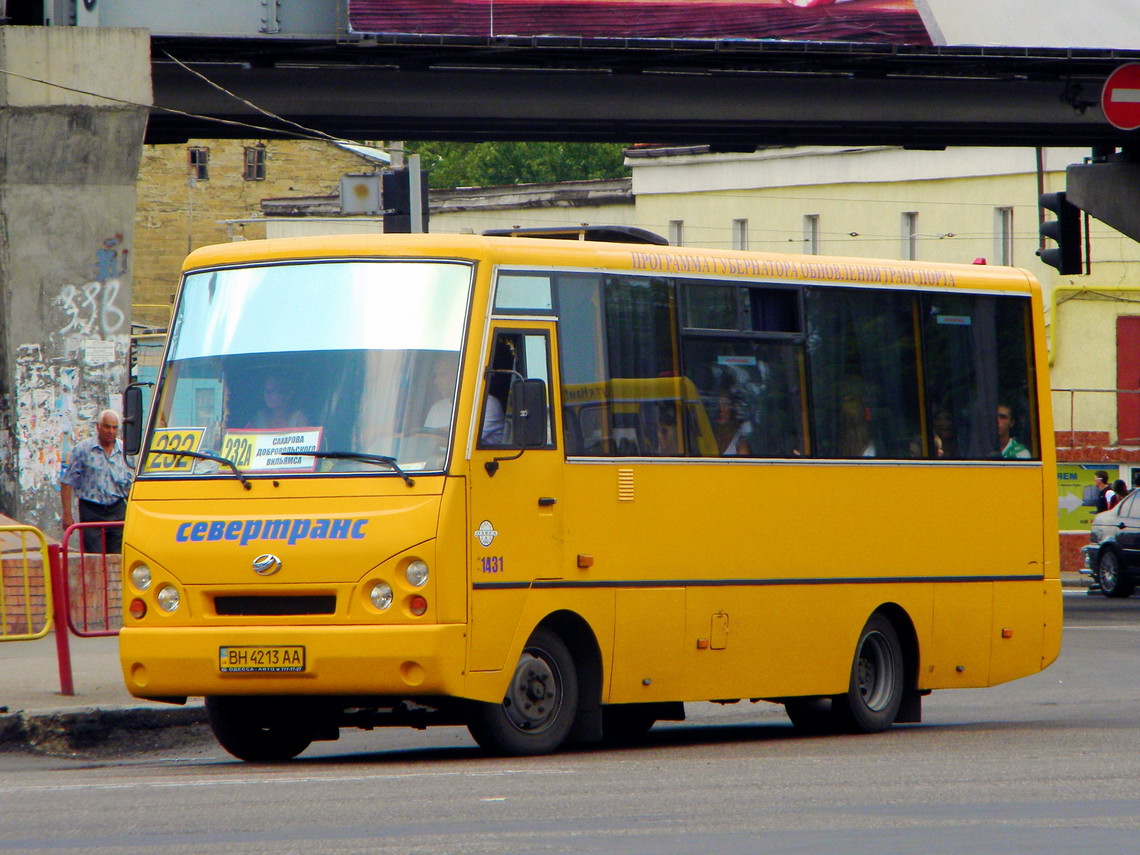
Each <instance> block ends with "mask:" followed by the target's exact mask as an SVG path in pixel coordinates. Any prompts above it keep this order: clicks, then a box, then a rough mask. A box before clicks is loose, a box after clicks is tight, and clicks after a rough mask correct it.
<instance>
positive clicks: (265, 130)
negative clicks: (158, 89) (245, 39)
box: [0, 54, 359, 145]
mask: <svg viewBox="0 0 1140 855" xmlns="http://www.w3.org/2000/svg"><path fill="white" fill-rule="evenodd" d="M167 56H170V55H169V54H167ZM170 59H171V60H172V61H174V62H176V63H178V64H179V65H181V66H183V67H184V68H186V69H187V70H188V71H190V72H191V73H193V74H195V75H197V76H198V77H200V78H202V79H203V80H204V81H205V82H207V83H209V84H210V85H211V86H215V87H216V88H218V89H221V91H223V92H225V93H226V94H228V95H230V96H231V97H233V98H235V99H237V100H238V101H241V102H242V103H243V104H246V105H248V106H249V107H251V108H253V109H255V110H257V112H259V113H262V114H263V115H265V116H268V117H270V118H273V119H276V120H277V121H280V122H284V123H286V124H289V125H292V126H293V127H295V128H298V129H300V130H299V131H292V130H288V129H285V128H272V127H267V126H265V125H255V124H253V123H252V122H243V121H240V120H238V119H223V118H221V117H219V116H207V115H203V114H201V113H191V112H188V111H186V110H179V109H177V108H175V107H164V106H162V105H160V104H144V103H142V102H140V101H132V100H130V99H127V98H118V97H116V96H114V95H105V94H103V93H101V92H94V91H92V90H89V89H80V88H78V87H75V86H67V85H65V84H63V83H56V82H55V81H52V80H44V79H43V78H40V77H32V76H31V75H28V74H21V73H20V72H18V71H12V70H11V69H9V68H0V74H4V75H7V76H8V77H15V78H18V79H20V80H26V81H28V82H29V83H38V84H40V85H41V86H50V87H52V88H54V89H60V90H63V91H64V92H74V93H75V94H77V95H86V96H87V97H89V98H99V99H101V100H104V101H110V102H111V103H113V104H122V105H124V106H127V107H140V108H142V109H144V110H157V111H159V112H162V113H170V114H172V115H175V116H184V117H186V118H188V119H197V120H200V121H207V122H216V123H217V124H220V125H228V126H230V127H236V128H248V129H249V130H252V131H260V132H261V133H260V134H257V136H261V135H264V134H270V135H281V134H285V135H288V136H292V137H296V138H298V139H308V140H314V141H317V142H332V143H350V144H353V145H358V144H359V143H357V142H356V141H354V140H345V139H338V138H336V137H333V136H331V135H329V134H326V133H325V132H324V131H319V130H315V129H313V128H306V127H305V126H304V125H300V124H298V123H297V122H293V121H290V120H289V119H285V118H283V117H281V116H277V115H276V114H274V113H272V112H270V111H268V110H265V109H262V108H260V107H258V106H257V105H256V104H253V103H252V102H250V101H247V100H246V99H244V98H242V97H241V96H240V95H236V94H234V93H233V92H230V91H229V90H227V89H226V88H225V87H223V86H219V85H218V84H216V83H214V82H213V81H211V80H209V79H208V78H206V77H205V76H204V75H202V74H200V73H199V72H196V71H194V69H192V68H189V66H186V65H185V64H184V63H181V62H179V61H178V60H177V59H175V58H174V57H170Z"/></svg>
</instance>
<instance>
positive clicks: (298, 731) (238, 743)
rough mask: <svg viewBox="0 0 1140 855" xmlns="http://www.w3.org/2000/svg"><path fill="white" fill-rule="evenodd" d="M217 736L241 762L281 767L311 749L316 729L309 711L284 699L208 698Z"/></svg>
mask: <svg viewBox="0 0 1140 855" xmlns="http://www.w3.org/2000/svg"><path fill="white" fill-rule="evenodd" d="M206 719H207V721H209V723H210V729H211V730H212V731H214V736H215V737H216V738H217V740H218V742H219V743H221V746H222V748H224V749H226V751H228V752H229V753H230V754H232V755H233V756H234V757H237V758H238V759H239V760H245V761H247V762H250V763H280V762H282V761H284V760H292V759H293V758H294V757H296V756H297V755H298V754H300V753H301V752H302V751H304V750H305V749H306V748H308V747H309V745H310V744H311V743H312V741H313V737H314V736H315V735H316V725H315V723H314V721H313V718H312V716H310V715H308V713H307V710H304V709H298V708H297V705H296V704H295V702H290V701H288V700H286V699H283V698H239V697H221V696H219V697H208V698H206Z"/></svg>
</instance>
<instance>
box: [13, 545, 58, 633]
mask: <svg viewBox="0 0 1140 855" xmlns="http://www.w3.org/2000/svg"><path fill="white" fill-rule="evenodd" d="M0 540H2V541H3V555H2V558H0V641H30V640H32V639H36V638H43V637H44V636H45V635H47V634H48V632H50V631H51V625H52V586H51V582H50V576H49V573H50V562H49V557H48V545H47V539H46V538H45V537H44V535H43V532H41V531H40V530H39V529H37V528H35V527H33V526H27V525H6V526H0Z"/></svg>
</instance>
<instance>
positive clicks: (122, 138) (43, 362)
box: [0, 27, 151, 531]
mask: <svg viewBox="0 0 1140 855" xmlns="http://www.w3.org/2000/svg"><path fill="white" fill-rule="evenodd" d="M0 67H2V68H5V69H7V70H9V71H10V72H15V75H12V74H8V75H4V76H0V509H2V510H3V511H4V512H5V513H7V514H8V515H9V516H12V517H15V518H17V519H19V520H21V521H23V522H28V523H31V524H35V525H38V526H40V527H41V528H44V529H45V530H48V531H52V530H58V520H59V474H60V467H61V464H62V462H63V461H64V460H65V459H66V455H67V453H68V452H69V451H70V448H71V446H72V445H73V444H74V443H75V442H76V441H78V440H79V439H82V438H85V437H86V436H88V435H90V433H91V430H92V424H91V423H92V420H93V419H94V418H95V417H96V416H97V414H98V412H99V410H101V409H103V408H105V407H108V406H113V407H115V408H116V409H117V408H118V406H119V402H120V393H121V392H122V389H123V387H124V386H125V385H126V383H127V358H128V346H129V337H130V322H131V318H130V306H131V263H132V252H133V240H134V212H135V184H134V182H135V178H136V175H137V171H138V163H139V155H140V152H141V149H142V139H143V131H144V130H145V127H146V119H147V108H146V106H145V105H148V104H149V103H150V100H151V90H150V41H149V37H148V34H147V33H146V31H145V30H134V29H132V30H104V29H100V30H89V29H78V28H65V27H0ZM91 93H96V94H91ZM99 95H105V96H108V97H107V98H102V97H98V96H99ZM124 102H127V103H124Z"/></svg>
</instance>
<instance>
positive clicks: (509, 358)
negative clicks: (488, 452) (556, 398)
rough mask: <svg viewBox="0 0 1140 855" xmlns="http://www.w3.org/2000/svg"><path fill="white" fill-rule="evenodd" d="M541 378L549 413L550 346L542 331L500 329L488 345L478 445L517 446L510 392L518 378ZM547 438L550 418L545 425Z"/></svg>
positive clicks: (512, 399)
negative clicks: (514, 435)
mask: <svg viewBox="0 0 1140 855" xmlns="http://www.w3.org/2000/svg"><path fill="white" fill-rule="evenodd" d="M531 379H536V380H542V381H543V382H545V383H546V387H547V402H548V412H549V394H550V391H549V390H550V347H549V343H548V340H547V337H546V335H545V334H544V333H524V332H514V331H505V330H503V331H499V332H498V333H496V335H495V343H494V346H493V347H492V348H491V362H490V364H489V365H488V366H487V371H486V395H485V396H484V400H483V415H482V421H481V422H480V424H481V426H482V427H481V429H480V432H479V447H480V448H488V447H506V448H513V447H516V445H515V440H514V438H513V437H512V436H511V429H512V419H513V417H514V413H513V411H512V410H513V408H514V407H515V406H516V401H515V399H516V396H515V395H514V394H512V393H513V391H514V389H515V387H516V386H517V385H518V384H519V382H520V381H521V380H531ZM546 436H547V441H548V443H549V441H550V436H551V432H550V422H549V418H548V420H547V425H546Z"/></svg>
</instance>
